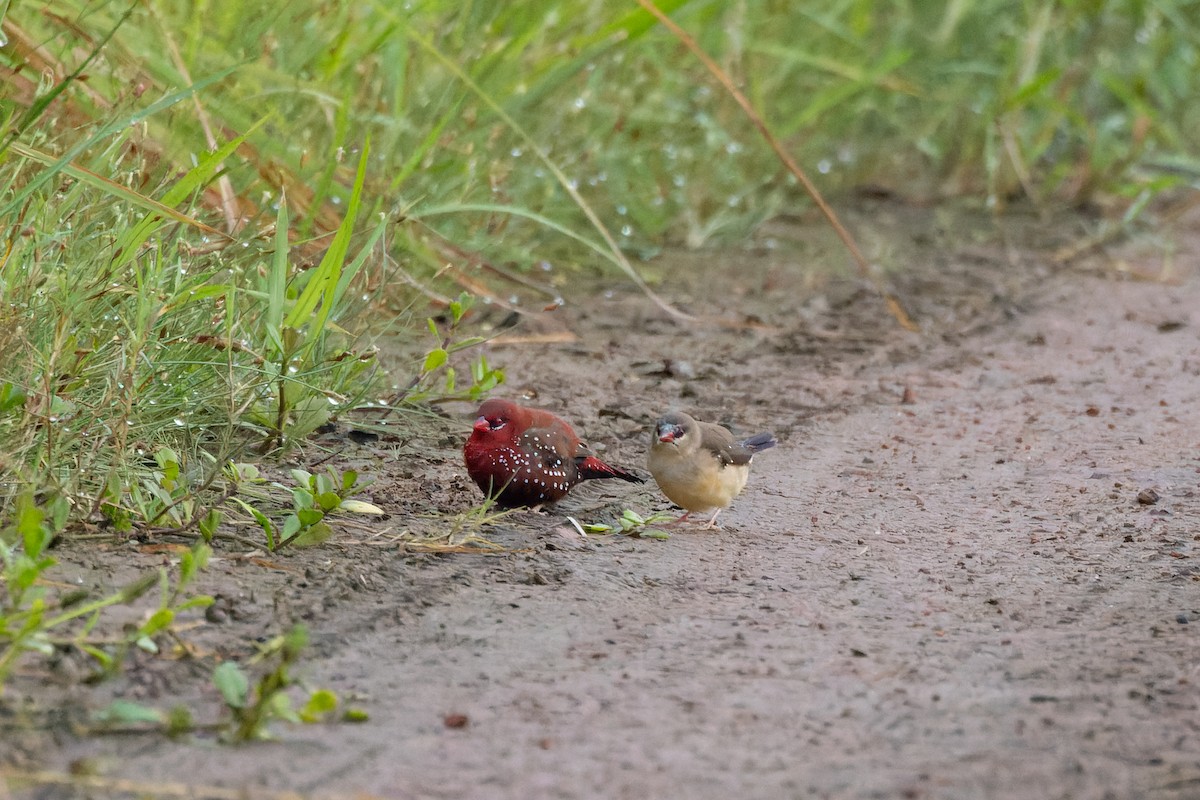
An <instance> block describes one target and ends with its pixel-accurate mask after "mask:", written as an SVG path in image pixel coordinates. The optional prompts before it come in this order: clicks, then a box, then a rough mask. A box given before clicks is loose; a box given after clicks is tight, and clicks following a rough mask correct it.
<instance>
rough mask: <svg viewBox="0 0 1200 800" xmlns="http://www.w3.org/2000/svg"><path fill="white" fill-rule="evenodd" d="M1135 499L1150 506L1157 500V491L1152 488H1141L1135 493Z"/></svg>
mask: <svg viewBox="0 0 1200 800" xmlns="http://www.w3.org/2000/svg"><path fill="white" fill-rule="evenodd" d="M1137 501H1138V502H1139V503H1141V504H1142V505H1144V506H1152V505H1154V504H1155V503H1157V502H1158V492H1156V491H1154V490H1153V489H1142V490H1141V491H1140V492H1138V494H1137Z"/></svg>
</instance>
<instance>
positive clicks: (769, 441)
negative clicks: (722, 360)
mask: <svg viewBox="0 0 1200 800" xmlns="http://www.w3.org/2000/svg"><path fill="white" fill-rule="evenodd" d="M775 444H776V442H775V436H774V435H773V434H770V433H759V434H756V435H754V436H751V437H750V438H749V439H743V440H741V441H740V442H739V441H735V440H734V438H733V434H732V433H730V432H729V431H728V430H727V429H725V428H723V427H721V426H720V425H714V424H712V423H711V422H697V421H696V420H694V419H692V418H691V417H689V416H688V415H687V414H681V413H677V412H675V413H670V414H667V415H666V416H664V417H663V418H662V419H660V420H659V421H658V424H657V425H655V427H654V441H653V443H652V444H651V446H650V456H649V458H648V459H647V466H649V468H650V474H651V475H653V476H654V480H655V482H656V483H657V484H658V488H660V489H662V492H663V494H665V495H666V496H667V499H668V500H670V501H671V502H672V503H674V504H675V505H677V506H680V507H681V508H683V509H684V512H685V513H684V515H683V516H682V517H680V518H679V519H678V520H677V522H682V521H683V520H685V519H687V518H688V515H689V514H691V513H692V512H693V511H707V510H709V509H715V510H714V511H713V515H712V518H711V519H709V521H708V525H706V526H705V527H707V528H713V527H716V524H717V515H719V514H720V513H721V512H722V511H723V510H724V509H726V508H728V507H729V504H730V503H732V502H733V498H735V497H737V496H738V495H739V494H740V493H741V491H742V489H744V488H745V487H746V480H747V479H748V478H749V477H750V461H751V459H753V458H754V454H755V453H758V452H760V451H762V450H766V449H767V448H768V447H774V446H775Z"/></svg>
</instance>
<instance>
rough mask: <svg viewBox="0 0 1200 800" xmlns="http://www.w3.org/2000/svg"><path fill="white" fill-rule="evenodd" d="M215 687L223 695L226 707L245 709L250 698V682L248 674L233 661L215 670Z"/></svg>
mask: <svg viewBox="0 0 1200 800" xmlns="http://www.w3.org/2000/svg"><path fill="white" fill-rule="evenodd" d="M213 686H216V687H217V691H218V692H220V693H221V698H222V699H223V700H224V701H225V705H227V706H229V707H230V708H245V707H246V700H247V699H248V698H249V696H250V681H249V680H247V679H246V673H244V672H242V668H241V667H239V666H238V665H237V664H235V663H234V662H232V661H226V662H225V663H224V664H221V665H220V666H219V667H217V668H216V669H214V670H213Z"/></svg>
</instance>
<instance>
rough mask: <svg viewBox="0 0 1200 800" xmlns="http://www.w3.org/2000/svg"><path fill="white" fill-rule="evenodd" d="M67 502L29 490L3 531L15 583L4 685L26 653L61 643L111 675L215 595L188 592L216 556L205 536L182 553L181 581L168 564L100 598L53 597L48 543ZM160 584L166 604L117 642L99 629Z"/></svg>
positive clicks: (1, 555) (6, 580)
mask: <svg viewBox="0 0 1200 800" xmlns="http://www.w3.org/2000/svg"><path fill="white" fill-rule="evenodd" d="M66 506H67V503H66V501H65V500H64V499H62V498H61V497H56V498H53V499H51V500H50V501H48V502H46V503H45V504H44V507H43V506H39V505H38V504H37V503H35V502H34V499H33V498H32V497H31V496H29V495H22V496H21V497H19V498H18V500H17V502H16V504H15V509H14V513H13V518H12V522H11V523H10V524H9V525H8V526H6V527H5V528H4V529H3V531H2V532H0V560H2V561H3V572H2V575H0V577H2V578H3V584H4V587H5V588H6V590H7V591H6V592H5V593H4V595H3V598H2V601H0V688H3V686H4V682H5V679H6V678H7V677H8V675H9V674H10V672H11V670H12V668H13V666H14V665H15V664H16V663H17V661H18V659H19V658H20V657H21V656H22V655H24V654H26V653H40V654H41V655H43V656H50V655H52V654H53V652H54V650H55V648H56V647H74V648H77V649H79V650H80V651H82V652H84V653H87V654H88V655H89V656H91V657H92V659H93V660H94V661H95V662H96V664H97V666H98V667H99V675H100V676H104V675H110V674H112V673H113V672H114V671H116V670H118V669H119V668H120V666H121V664H122V663H123V661H124V658H125V655H126V653H127V652H128V649H129V648H130V647H138V648H140V649H142V650H145V651H147V652H152V653H153V652H158V644H157V641H156V639H157V637H158V636H160V635H161V634H164V633H167V632H169V630H170V628H171V625H172V624H173V623H174V622H175V619H176V617H177V616H178V614H179V613H180V612H182V611H186V610H188V609H193V608H203V607H205V606H208V605H210V604H211V603H212V598H211V597H209V596H207V595H194V596H191V597H185V591H186V589H187V588H188V586H189V585H190V584H191V582H192V580H193V579H194V578H195V576H196V574H197V572H199V571H200V570H201V569H203V568H204V566H205V564H206V563H207V562H208V557H209V555H210V553H211V550H210V549H209V547H208V545H207V544H205V543H204V542H197V544H196V545H195V546H194V547H193V548H192V549H191V550H184V551H183V552H182V553H181V555H180V560H179V566H178V573H177V574H176V576H175V579H174V582H173V583H172V580H171V574H170V572H169V571H168V570H167V569H165V568H162V569H159V570H156V571H150V572H147V573H146V574H145V575H143V576H142V577H140V578H138V579H137V580H135V581H133V582H132V583H130V584H128V585H127V586H124V587H122V588H120V589H118V590H116V591H114V592H111V593H110V594H108V595H106V596H104V597H100V598H96V599H93V600H88V598H87V595H86V594H78V593H75V594H67V595H64V596H63V597H61V598H58V599H57V601H55V600H54V599H52V598H50V597H49V596H48V593H47V590H46V588H45V587H44V586H43V585H42V582H43V580H44V577H45V574H46V573H47V572H48V571H49V570H50V569H51V568H52V567H54V565H55V564H56V563H57V562H56V561H55V560H54V559H53V558H52V557H50V556H49V555H47V554H46V550H47V548H48V547H49V545H50V542H51V541H52V540H53V539H54V537H55V536H57V535H58V534H59V533H60V532H61V530H62V526H63V525H64V524H65V522H66V520H67V517H68V514H69V511H68V510H67V508H66ZM155 585H157V586H158V587H159V589H160V596H159V601H158V605H157V607H156V608H154V609H153V610H151V611H149V612H148V613H147V614H146V615H145V617H144V619H143V621H142V622H141V624H139V625H137V626H134V627H132V628H130V629H128V630H126V631H124V632H123V634H122V636H121V637H119V638H118V640H117V641H115V642H114V641H112V640H111V639H108V638H101V637H98V636H95V635H94V631H95V629H96V626H97V624H98V623H99V622H100V616H101V612H102V611H103V610H104V609H105V608H108V607H109V606H113V605H128V604H130V603H133V602H134V601H136V600H138V599H139V598H141V597H143V596H144V595H145V594H147V593H148V592H149V591H150V590H151V589H153V588H154V587H155ZM80 621H82V624H81V625H79V626H78V627H77V628H76V629H75V630H74V632H70V628H71V626H72V624H73V623H79V622H80Z"/></svg>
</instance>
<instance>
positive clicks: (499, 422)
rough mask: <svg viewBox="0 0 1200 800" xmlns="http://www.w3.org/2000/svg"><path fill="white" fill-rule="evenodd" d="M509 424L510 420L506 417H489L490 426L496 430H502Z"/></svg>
mask: <svg viewBox="0 0 1200 800" xmlns="http://www.w3.org/2000/svg"><path fill="white" fill-rule="evenodd" d="M507 424H508V420H506V419H499V418H497V419H489V420H488V427H489V428H491V429H492V430H494V431H498V430H500V429H501V428H503V427H504V426H505V425H507Z"/></svg>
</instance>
